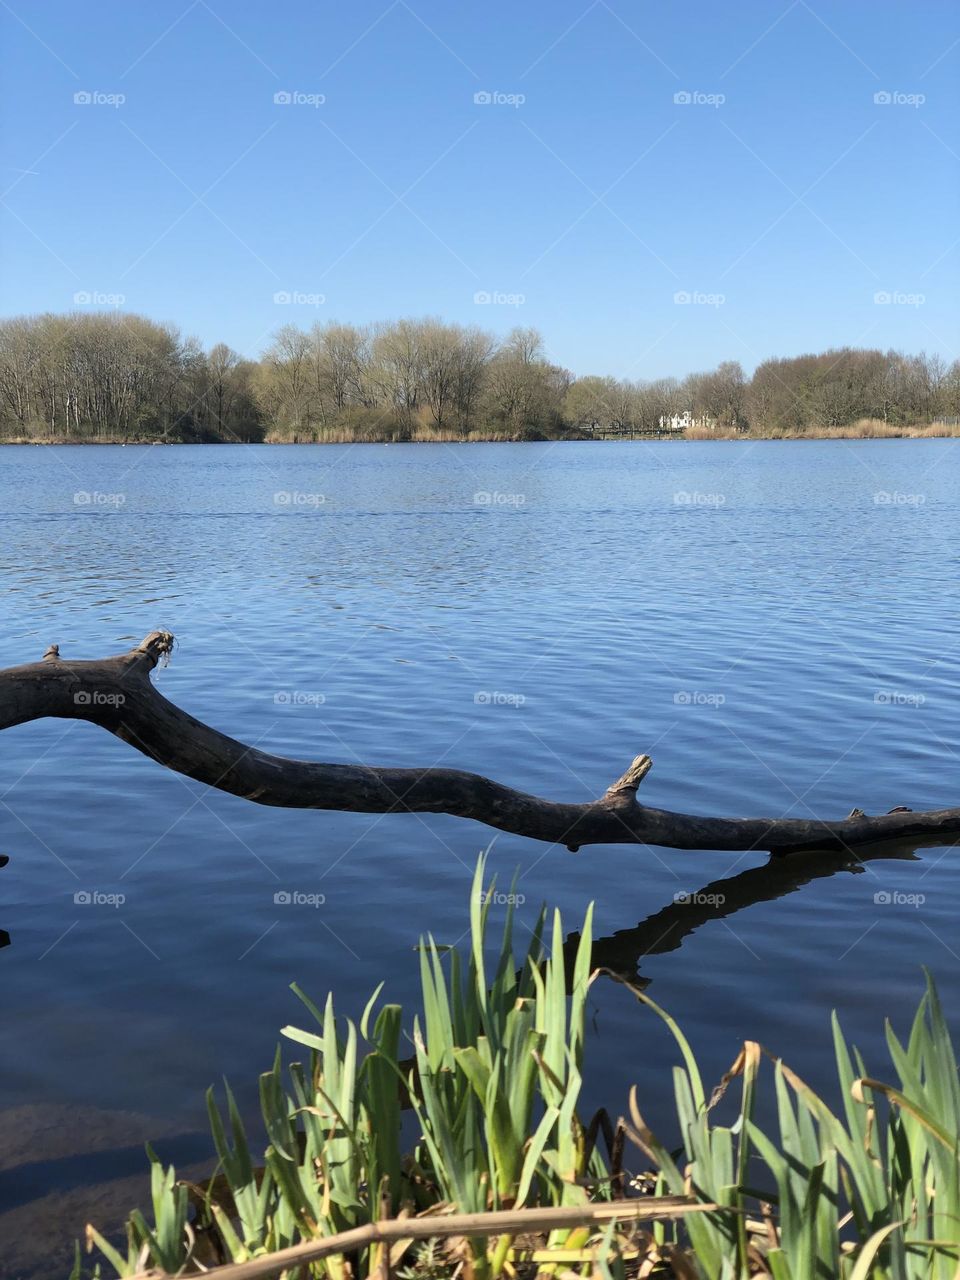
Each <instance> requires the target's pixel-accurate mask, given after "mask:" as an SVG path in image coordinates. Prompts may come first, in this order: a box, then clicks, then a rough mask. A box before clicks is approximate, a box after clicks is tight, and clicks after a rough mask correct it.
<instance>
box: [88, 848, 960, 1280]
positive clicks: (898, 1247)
mask: <svg viewBox="0 0 960 1280" xmlns="http://www.w3.org/2000/svg"><path fill="white" fill-rule="evenodd" d="M504 901H505V902H506V903H507V908H506V919H505V922H504V925H503V930H502V935H501V939H500V944H499V953H498V954H497V955H496V956H495V957H493V958H491V950H490V945H489V944H490V940H491V922H490V910H491V904H492V903H494V902H497V903H501V902H504ZM514 901H515V895H514V894H512V893H510V894H502V893H501V894H495V892H494V886H493V885H491V886H489V887H485V881H484V860H483V858H481V859H480V861H479V863H478V866H477V871H476V875H475V877H474V882H473V887H472V891H471V897H470V913H469V914H470V928H469V935H468V936H469V944H468V946H467V948H466V950H465V954H461V952H460V951H458V950H457V948H456V947H452V948H451V947H444V946H440V945H438V944H437V943H436V942H435V941H434V939H433V938H432V937H427V938H424V939H421V942H420V946H419V957H420V976H421V988H422V990H421V1006H420V1008H419V1010H418V1011H416V1012H415V1014H414V1016H413V1018H412V1021H411V1020H410V1019H409V1017H408V1016H407V1015H406V1014H405V1011H404V1010H403V1009H402V1008H401V1007H400V1006H398V1005H394V1004H389V1003H381V1000H380V997H381V992H382V984H381V987H379V988H378V989H377V990H376V991H375V992H374V993H373V995H372V996H371V998H370V1001H369V1003H368V1004H367V1007H366V1009H365V1010H364V1011H363V1015H362V1017H361V1019H360V1022H359V1025H356V1024H354V1023H353V1022H352V1021H350V1020H347V1019H343V1018H338V1017H337V1016H336V1013H335V1009H334V1002H333V996H332V995H329V996H328V997H327V1000H326V1003H325V1004H324V1007H323V1008H322V1009H321V1008H320V1007H318V1006H316V1005H314V1004H313V1003H312V1001H311V1000H310V999H309V997H308V996H306V995H305V994H304V993H303V992H301V991H300V990H299V988H297V987H296V986H294V988H293V989H294V991H295V992H296V994H297V995H298V996H299V998H300V1000H301V1001H302V1002H303V1005H304V1006H305V1009H306V1012H307V1013H308V1015H309V1018H310V1027H309V1029H301V1028H298V1027H285V1028H283V1031H282V1034H283V1036H284V1037H285V1038H286V1040H287V1041H288V1042H290V1043H292V1044H294V1045H296V1046H297V1047H298V1048H299V1049H300V1050H304V1049H305V1050H307V1051H308V1053H309V1058H308V1059H307V1060H305V1061H301V1062H291V1063H290V1064H289V1066H288V1067H287V1069H286V1070H285V1069H284V1065H283V1061H282V1058H281V1053H280V1050H279V1049H278V1050H277V1054H276V1057H275V1059H274V1063H273V1066H272V1068H271V1069H270V1070H269V1071H267V1072H266V1073H265V1074H264V1075H262V1076H261V1077H260V1102H261V1110H262V1116H263V1125H264V1135H263V1137H261V1138H260V1139H259V1140H257V1141H255V1140H253V1139H251V1138H250V1137H249V1136H248V1133H247V1129H246V1127H245V1125H244V1123H243V1121H242V1119H241V1117H240V1113H239V1110H238V1108H237V1105H236V1103H235V1100H234V1098H233V1095H232V1094H231V1092H230V1089H229V1087H227V1088H226V1092H225V1098H224V1100H223V1102H221V1101H219V1100H218V1099H217V1097H216V1096H215V1093H214V1091H213V1090H212V1089H211V1090H210V1092H209V1094H208V1099H207V1101H208V1110H209V1116H210V1126H211V1131H212V1147H213V1148H214V1149H215V1151H216V1157H217V1160H216V1167H215V1170H214V1173H213V1176H211V1177H210V1178H209V1179H208V1180H207V1181H206V1182H205V1183H204V1184H203V1185H201V1186H196V1185H192V1184H186V1183H182V1182H179V1181H178V1180H177V1177H176V1172H175V1170H174V1169H173V1168H164V1167H163V1166H162V1165H161V1163H160V1162H159V1161H158V1160H157V1159H156V1157H154V1156H153V1155H152V1153H150V1155H151V1160H152V1196H151V1200H152V1204H151V1208H150V1211H149V1213H148V1214H145V1213H143V1212H141V1211H139V1210H137V1211H135V1212H134V1213H132V1214H131V1216H130V1218H129V1221H128V1224H127V1238H126V1240H125V1241H119V1242H118V1241H111V1240H107V1239H105V1238H104V1237H103V1236H102V1235H101V1234H100V1233H99V1232H98V1231H97V1230H96V1228H95V1227H93V1226H90V1227H88V1228H87V1250H86V1251H84V1250H82V1249H81V1247H80V1246H79V1245H78V1248H77V1256H76V1263H75V1266H74V1270H73V1276H72V1280H80V1278H81V1277H83V1276H86V1275H90V1274H98V1273H99V1274H100V1275H101V1276H103V1277H106V1276H109V1275H112V1274H116V1275H118V1276H130V1275H141V1274H142V1273H144V1272H146V1271H148V1270H150V1272H151V1275H152V1277H154V1280H156V1277H157V1275H158V1273H159V1274H160V1275H164V1274H165V1275H168V1276H172V1275H175V1274H177V1275H179V1274H199V1273H201V1272H206V1273H207V1274H212V1275H213V1276H214V1277H216V1278H217V1280H241V1277H242V1278H243V1280H266V1278H267V1277H270V1276H277V1275H281V1274H284V1275H286V1276H290V1277H302V1278H306V1277H310V1276H315V1277H330V1280H352V1278H353V1277H357V1278H358V1280H359V1278H360V1277H367V1276H376V1277H377V1278H378V1280H381V1278H382V1280H388V1277H390V1276H393V1275H395V1276H397V1277H400V1278H401V1280H441V1278H444V1277H448V1276H449V1277H451V1278H452V1277H455V1276H463V1277H464V1278H465V1280H497V1278H498V1277H500V1276H507V1277H510V1280H513V1278H514V1277H517V1276H519V1277H521V1278H522V1280H526V1277H530V1278H531V1280H532V1277H534V1276H540V1275H552V1276H558V1277H560V1278H561V1280H562V1278H563V1277H570V1276H580V1275H582V1276H585V1277H591V1278H596V1280H624V1278H625V1277H626V1276H628V1275H629V1276H634V1275H636V1276H651V1275H653V1276H665V1277H666V1276H674V1277H677V1278H678V1280H691V1278H693V1280H740V1277H749V1276H769V1277H773V1278H774V1280H809V1278H810V1277H812V1276H817V1277H825V1278H827V1280H830V1278H831V1277H835V1278H836V1280H867V1278H868V1277H871V1276H876V1277H884V1278H886V1277H890V1278H891V1280H893V1278H894V1277H896V1280H948V1278H954V1277H955V1276H956V1275H957V1273H958V1262H960V1244H958V1241H960V1229H958V1226H960V1162H958V1153H960V1082H958V1075H957V1062H956V1057H955V1054H954V1050H953V1047H952V1044H951V1041H950V1036H949V1033H948V1031H947V1028H946V1025H945V1023H944V1019H943V1014H942V1011H941V1009H940V1004H939V1001H938V998H937V992H936V988H935V986H934V984H933V982H932V980H930V979H929V978H928V980H927V990H926V994H925V995H924V997H923V999H922V1000H921V1002H920V1006H919V1008H918V1010H917V1013H916V1017H915V1019H914V1022H913V1025H912V1027H911V1029H910V1033H909V1036H908V1038H907V1040H906V1041H905V1042H903V1041H901V1040H900V1039H898V1038H897V1036H896V1035H895V1034H894V1032H893V1030H892V1029H891V1028H890V1027H888V1028H887V1044H888V1052H889V1057H890V1061H889V1062H888V1063H887V1064H886V1067H885V1068H884V1069H885V1070H886V1071H887V1072H892V1075H893V1083H885V1082H884V1080H883V1079H878V1078H876V1077H874V1076H872V1075H871V1074H870V1073H869V1071H868V1069H867V1066H866V1064H865V1063H864V1061H863V1060H862V1058H861V1057H860V1055H859V1053H858V1052H857V1051H856V1049H851V1048H850V1047H849V1046H848V1045H847V1042H846V1041H845V1039H844V1037H843V1034H842V1031H841V1029H840V1026H839V1023H838V1022H837V1019H836V1017H834V1019H833V1053H834V1057H835V1060H836V1065H837V1075H838V1081H839V1089H840V1095H841V1099H842V1106H841V1109H840V1111H839V1112H837V1111H834V1110H831V1108H830V1107H829V1106H828V1105H827V1103H826V1102H824V1100H823V1099H821V1098H820V1097H818V1096H817V1095H816V1094H815V1093H814V1092H813V1091H812V1090H811V1089H810V1088H809V1086H807V1085H806V1084H805V1083H804V1081H803V1080H801V1079H800V1078H799V1077H798V1076H797V1075H796V1074H795V1073H794V1072H793V1071H792V1070H791V1069H790V1068H789V1066H788V1065H787V1064H786V1063H784V1062H783V1061H782V1060H781V1059H779V1058H776V1057H775V1056H773V1055H772V1054H769V1053H768V1052H767V1051H766V1050H765V1049H763V1048H762V1047H761V1046H760V1045H759V1044H758V1043H756V1042H755V1041H749V1040H748V1041H746V1042H745V1043H744V1044H743V1046H742V1048H741V1050H740V1052H739V1053H738V1055H737V1057H736V1060H735V1061H734V1062H733V1063H732V1065H731V1067H730V1070H729V1071H728V1072H727V1073H726V1074H725V1075H724V1077H723V1078H722V1080H720V1081H719V1082H718V1084H717V1085H716V1086H715V1087H714V1088H713V1089H712V1090H711V1091H708V1090H707V1088H706V1087H705V1084H704V1081H703V1078H702V1076H701V1073H700V1070H699V1068H698V1066H697V1061H696V1057H695V1055H694V1053H693V1050H692V1049H691V1046H690V1045H689V1043H688V1042H687V1040H686V1039H685V1037H684V1036H683V1033H682V1032H681V1031H680V1029H679V1027H678V1026H677V1025H676V1023H675V1022H674V1021H673V1019H672V1018H671V1017H670V1016H669V1014H667V1013H666V1012H665V1011H664V1010H662V1009H661V1008H659V1006H657V1005H656V1004H654V1002H653V1001H652V1000H650V999H649V997H648V996H646V995H645V994H644V993H643V991H641V990H639V989H638V988H636V987H635V986H632V985H631V984H630V983H629V982H627V981H626V980H624V979H623V978H618V981H620V982H622V983H623V986H624V988H625V990H624V997H625V998H627V999H629V998H631V993H632V996H633V997H635V998H636V1000H637V1001H638V1002H639V1004H640V1006H641V1008H640V1010H639V1011H638V1012H639V1016H641V1017H643V1018H647V1019H648V1020H649V1021H650V1024H651V1032H653V1031H655V1029H656V1025H657V1022H658V1020H659V1022H660V1023H661V1024H662V1028H663V1031H664V1034H669V1035H671V1036H672V1037H673V1040H674V1043H675V1046H676V1052H677V1056H678V1062H679V1065H677V1066H676V1067H675V1068H674V1085H675V1100H676V1114H675V1116H673V1117H662V1116H660V1117H657V1118H656V1120H655V1124H656V1132H655V1131H654V1129H653V1128H652V1127H651V1125H650V1123H649V1121H650V1120H651V1119H652V1118H650V1117H645V1116H644V1115H643V1113H642V1092H641V1091H639V1090H638V1088H634V1090H633V1091H632V1093H631V1096H630V1098H629V1100H628V1106H627V1107H625V1108H624V1110H625V1111H626V1112H627V1113H628V1115H627V1118H625V1119H621V1120H620V1121H618V1122H617V1123H616V1125H614V1124H613V1123H612V1122H611V1120H610V1118H609V1117H608V1116H607V1114H606V1112H603V1111H601V1112H598V1113H597V1115H596V1116H594V1117H593V1118H592V1119H591V1120H587V1118H586V1117H584V1116H583V1115H582V1113H581V1112H580V1110H579V1108H580V1095H581V1088H582V1071H583V1060H584V1044H585V1038H586V1033H587V1025H588V1020H587V1016H586V1015H587V1004H588V997H589V991H590V986H591V983H592V982H593V981H594V980H595V979H596V978H597V977H598V976H599V975H598V974H596V973H591V916H592V910H591V909H589V908H588V910H587V913H586V918H585V920H584V922H583V925H582V928H581V930H580V937H579V944H578V947H577V950H576V953H575V955H574V956H573V962H572V965H570V964H565V958H564V945H563V944H564V932H563V927H562V923H561V920H560V917H559V915H558V914H557V913H554V915H553V918H552V921H549V920H548V919H547V916H546V913H545V912H541V914H540V918H539V920H538V921H537V923H536V926H535V928H534V931H533V934H532V940H531V942H530V944H529V947H528V948H527V951H526V954H525V955H524V956H523V957H522V958H521V960H519V961H518V959H517V958H516V956H515V954H514V944H513V930H512V925H513V905H512V904H513V902H514ZM604 972H605V971H604ZM611 976H614V977H616V975H611ZM411 1048H412V1050H413V1053H412V1056H411V1054H410V1049H411ZM640 1069H641V1070H642V1067H641V1068H640ZM763 1094H766V1095H768V1096H771V1097H772V1101H773V1110H772V1112H771V1111H770V1109H769V1107H768V1108H766V1110H765V1114H772V1115H774V1116H775V1117H776V1128H775V1130H774V1131H773V1132H771V1131H769V1130H766V1129H761V1128H760V1127H759V1126H758V1125H757V1124H756V1122H755V1120H754V1116H755V1114H757V1113H758V1112H759V1110H760V1107H759V1106H758V1101H759V1100H760V1099H761V1096H762V1095H763ZM224 1103H225V1106H226V1110H225V1112H224V1110H223V1109H222V1108H223V1105H224ZM407 1109H409V1110H411V1111H412V1113H413V1118H414V1119H415V1121H416V1126H415V1128H413V1130H412V1134H413V1135H416V1136H414V1137H413V1139H412V1141H409V1140H408V1141H407V1142H406V1143H405V1142H404V1137H405V1135H410V1132H411V1127H410V1125H409V1124H404V1122H403V1114H404V1111H405V1110H407ZM91 1254H92V1255H95V1257H91V1256H89V1255H91ZM238 1264H242V1265H238Z"/></svg>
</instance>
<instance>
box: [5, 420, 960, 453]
mask: <svg viewBox="0 0 960 1280" xmlns="http://www.w3.org/2000/svg"><path fill="white" fill-rule="evenodd" d="M957 438H960V425H951V424H937V425H929V426H925V427H894V428H890V429H889V430H885V431H876V430H862V429H858V428H857V427H856V426H855V425H854V426H851V427H836V428H830V427H824V428H814V429H813V430H810V431H778V432H753V431H737V432H733V431H698V432H696V433H693V434H687V433H685V432H677V433H671V434H650V435H632V436H631V435H616V436H590V435H582V436H545V437H543V438H542V439H539V440H530V439H526V440H523V439H511V438H509V437H505V436H493V435H491V436H483V435H474V436H469V437H466V438H465V437H462V436H445V435H438V436H436V437H435V438H431V437H425V436H420V437H418V438H416V439H411V440H396V439H389V438H378V439H371V440H357V439H353V438H350V437H347V436H338V437H336V438H328V439H319V440H278V439H267V440H143V439H133V440H129V439H127V440H124V439H114V440H103V439H95V438H92V437H86V438H80V439H71V440H58V439H51V438H50V437H48V436H47V437H35V436H17V437H15V438H13V439H0V447H2V446H4V445H10V446H19V447H21V448H22V447H25V446H32V447H50V448H64V447H70V448H74V447H81V448H96V447H98V446H99V447H109V448H114V449H115V448H118V447H121V448H126V447H127V446H129V447H130V448H151V447H152V448H156V447H162V448H168V447H169V448H173V447H177V446H190V447H194V446H196V445H203V446H206V445H210V446H213V447H217V446H220V445H236V444H242V445H247V446H252V447H254V448H256V447H258V446H260V445H283V446H284V447H292V448H297V447H303V446H308V447H313V446H316V445H355V444H372V445H422V444H456V445H472V444H611V443H630V444H663V443H665V442H670V443H676V444H703V443H720V442H723V443H730V442H732V441H741V442H743V443H751V444H753V443H757V442H759V441H783V440H789V441H796V440H808V441H816V440H950V439H957Z"/></svg>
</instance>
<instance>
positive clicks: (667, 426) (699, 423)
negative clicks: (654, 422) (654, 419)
mask: <svg viewBox="0 0 960 1280" xmlns="http://www.w3.org/2000/svg"><path fill="white" fill-rule="evenodd" d="M716 426H717V420H716V418H708V417H707V415H706V414H702V415H701V416H700V417H699V418H695V417H694V416H693V414H692V413H691V412H690V410H689V409H686V410H685V411H684V412H683V413H672V414H670V416H669V417H661V419H660V430H661V431H686V430H687V428H688V427H699V428H701V429H703V430H704V431H715V430H716Z"/></svg>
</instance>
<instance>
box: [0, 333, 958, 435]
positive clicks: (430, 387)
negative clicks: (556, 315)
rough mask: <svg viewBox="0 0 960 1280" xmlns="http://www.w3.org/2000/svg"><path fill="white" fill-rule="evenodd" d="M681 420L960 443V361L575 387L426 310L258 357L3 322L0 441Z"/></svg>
mask: <svg viewBox="0 0 960 1280" xmlns="http://www.w3.org/2000/svg"><path fill="white" fill-rule="evenodd" d="M681 420H682V421H687V420H689V421H691V422H692V423H693V424H694V426H692V427H691V428H690V429H689V430H688V431H687V432H686V435H687V436H688V437H697V438H699V437H702V438H706V439H719V438H724V437H725V436H728V435H734V436H736V435H740V434H743V433H745V432H748V433H749V434H750V435H751V436H752V437H753V438H763V439H765V438H787V439H792V438H794V437H795V436H796V437H798V438H799V437H803V438H806V437H809V436H813V437H815V438H832V437H834V436H836V437H839V438H847V437H848V434H849V433H853V435H854V436H856V437H866V436H888V435H913V434H925V433H927V430H928V428H929V429H930V433H931V434H936V435H941V434H957V432H958V430H960V427H958V425H957V424H960V361H954V363H953V364H952V365H948V364H947V362H946V361H945V360H943V359H942V358H941V357H939V356H937V355H928V354H925V353H920V354H918V355H906V354H903V353H901V352H897V351H881V350H872V349H871V350H865V349H859V348H851V347H845V348H839V349H836V350H832V351H826V352H822V353H819V354H816V355H801V356H796V357H793V358H789V359H779V358H777V359H770V360H765V361H763V362H762V363H761V364H760V365H759V366H758V367H757V368H756V370H755V371H754V373H753V374H752V376H749V377H748V376H747V375H746V374H745V373H744V371H743V369H742V368H741V366H740V365H739V364H738V363H737V362H736V361H733V360H728V361H724V362H723V363H721V364H719V365H718V366H717V367H716V368H715V369H711V370H707V371H705V372H700V373H691V374H689V375H687V376H686V377H685V378H682V379H677V378H656V379H652V380H646V381H630V380H627V379H622V378H613V377H606V376H595V375H587V376H584V377H574V376H573V374H571V373H570V371H569V370H567V369H564V368H563V367H562V366H560V365H558V364H556V363H555V362H554V361H553V360H552V359H551V358H550V356H549V353H548V351H547V348H546V346H545V344H544V341H543V339H542V338H541V336H540V334H539V333H538V332H537V331H536V330H535V329H529V328H527V329H524V328H516V329H513V330H512V331H511V332H510V333H508V334H507V335H506V336H498V335H495V334H493V333H490V332H487V331H485V330H483V329H481V328H478V327H476V326H463V325H455V324H446V323H444V322H443V321H441V320H438V319H431V318H427V319H407V320H397V321H392V322H389V323H382V324H373V325H352V324H340V323H337V322H336V321H331V322H329V323H325V324H321V323H317V324H315V325H313V327H312V328H310V329H309V330H305V329H301V328H298V327H297V326H296V325H293V324H287V325H284V326H282V327H281V328H279V329H278V330H277V332H276V334H275V335H274V337H273V340H272V341H271V342H270V344H269V345H268V346H267V348H266V350H265V351H263V352H262V353H261V354H260V355H259V356H258V357H257V358H256V359H247V358H245V357H243V356H241V355H240V354H239V353H238V352H236V351H234V350H232V349H231V348H230V347H228V346H227V345H226V344H225V343H222V342H221V343H217V344H215V345H214V346H213V347H211V348H210V349H209V350H207V349H205V348H204V347H203V346H202V344H201V343H200V342H199V341H197V340H196V339H195V338H189V337H184V336H183V335H182V334H181V333H180V332H179V330H178V329H177V328H176V327H175V326H173V325H161V324H157V323H156V322H155V321H153V320H150V319H148V318H146V317H144V316H137V315H132V314H125V313H122V312H97V311H84V312H73V313H70V314H67V315H40V316H23V317H18V318H14V319H8V320H2V321H0V441H4V440H5V441H8V442H21V443H47V442H57V443H86V442H89V443H94V442H96V443H123V444H126V443H150V444H152V443H155V442H157V443H173V442H192V443H204V442H216V441H241V442H250V443H253V442H261V441H269V442H281V441H284V442H285V441H289V442H291V443H309V442H330V443H353V442H355V441H370V442H386V443H389V442H392V441H395V442H401V441H421V440H441V441H444V442H454V441H460V440H466V441H471V440H473V441H479V440H543V439H598V438H599V439H609V438H622V437H628V438H629V437H635V436H641V437H652V436H655V435H656V434H657V433H658V432H659V431H660V430H661V428H662V427H663V426H664V425H665V424H672V425H675V424H676V423H677V422H678V421H681ZM941 423H942V424H943V425H942V426H940V425H937V424H941ZM667 434H670V435H676V434H677V433H676V432H674V431H670V432H668V433H667Z"/></svg>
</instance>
